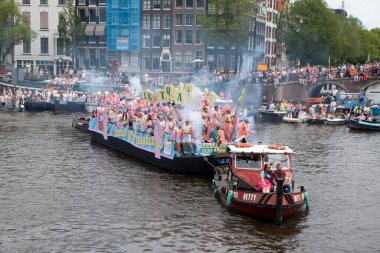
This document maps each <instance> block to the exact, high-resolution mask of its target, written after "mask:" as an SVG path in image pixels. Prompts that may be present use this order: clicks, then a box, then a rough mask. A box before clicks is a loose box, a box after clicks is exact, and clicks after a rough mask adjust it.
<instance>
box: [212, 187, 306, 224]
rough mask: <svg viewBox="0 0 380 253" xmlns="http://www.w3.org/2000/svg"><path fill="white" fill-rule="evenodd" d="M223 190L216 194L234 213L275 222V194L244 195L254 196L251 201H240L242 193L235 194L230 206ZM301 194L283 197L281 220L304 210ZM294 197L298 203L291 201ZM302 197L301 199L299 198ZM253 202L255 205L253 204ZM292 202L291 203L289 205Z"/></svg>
mask: <svg viewBox="0 0 380 253" xmlns="http://www.w3.org/2000/svg"><path fill="white" fill-rule="evenodd" d="M225 192H226V190H225V189H220V188H219V189H218V191H217V194H218V196H219V198H220V199H221V201H222V203H223V204H224V205H226V206H229V207H231V208H233V209H235V210H236V211H239V212H241V213H244V214H246V215H249V216H252V217H257V218H263V219H268V220H275V218H276V202H275V200H276V197H277V196H276V194H275V193H267V194H263V193H261V192H257V193H254V194H253V193H245V194H249V195H252V196H254V195H256V196H257V198H255V200H256V201H255V200H253V198H250V199H246V200H245V201H243V200H242V196H241V195H242V192H235V193H234V197H233V198H232V200H231V203H230V205H228V204H227V194H226V193H225ZM301 194H302V193H297V194H295V195H293V194H288V196H285V194H284V200H283V206H282V218H283V219H286V218H289V217H291V216H294V215H296V214H298V213H299V212H301V211H302V210H304V209H305V205H306V202H305V200H304V199H303V195H301ZM294 196H300V197H299V201H296V202H293V200H292V199H290V198H293V197H294ZM301 196H302V197H301ZM254 202H255V203H254ZM289 202H292V203H289Z"/></svg>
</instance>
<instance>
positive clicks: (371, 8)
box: [325, 0, 380, 30]
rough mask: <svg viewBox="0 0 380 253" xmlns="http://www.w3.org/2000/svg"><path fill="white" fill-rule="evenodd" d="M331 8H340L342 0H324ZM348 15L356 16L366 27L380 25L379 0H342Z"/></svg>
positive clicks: (370, 27)
mask: <svg viewBox="0 0 380 253" xmlns="http://www.w3.org/2000/svg"><path fill="white" fill-rule="evenodd" d="M325 1H326V3H327V5H328V6H329V7H330V8H332V9H340V8H342V0H325ZM344 9H345V10H346V11H347V13H348V15H352V16H354V17H357V18H358V19H360V20H361V21H362V22H363V26H364V27H366V28H367V29H369V30H370V29H372V28H375V27H380V18H379V12H380V0H344Z"/></svg>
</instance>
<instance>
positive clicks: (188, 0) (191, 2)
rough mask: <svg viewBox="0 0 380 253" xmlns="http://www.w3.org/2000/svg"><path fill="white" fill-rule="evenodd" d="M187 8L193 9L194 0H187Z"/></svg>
mask: <svg viewBox="0 0 380 253" xmlns="http://www.w3.org/2000/svg"><path fill="white" fill-rule="evenodd" d="M186 8H193V0H186Z"/></svg>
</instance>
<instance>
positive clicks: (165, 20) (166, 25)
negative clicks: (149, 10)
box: [162, 15, 170, 29]
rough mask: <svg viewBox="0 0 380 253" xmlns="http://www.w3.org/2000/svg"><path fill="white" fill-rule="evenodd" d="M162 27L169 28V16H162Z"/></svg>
mask: <svg viewBox="0 0 380 253" xmlns="http://www.w3.org/2000/svg"><path fill="white" fill-rule="evenodd" d="M162 26H163V28H164V29H170V16H167V15H166V16H164V20H163V24H162Z"/></svg>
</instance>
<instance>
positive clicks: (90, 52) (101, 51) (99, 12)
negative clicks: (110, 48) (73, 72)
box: [76, 0, 107, 71]
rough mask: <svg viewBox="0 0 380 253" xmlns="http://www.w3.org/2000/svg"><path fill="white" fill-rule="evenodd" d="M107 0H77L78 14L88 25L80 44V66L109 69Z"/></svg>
mask: <svg viewBox="0 0 380 253" xmlns="http://www.w3.org/2000/svg"><path fill="white" fill-rule="evenodd" d="M106 8H107V0H77V1H76V9H77V14H78V16H79V17H80V18H81V20H82V22H83V23H84V24H85V25H86V27H85V32H84V38H83V42H82V43H81V45H80V46H79V55H78V64H77V66H78V67H79V68H85V69H96V70H102V71H105V70H106V69H107V57H106V55H107V40H106V38H107V37H106V22H107V15H106V13H107V9H106Z"/></svg>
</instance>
